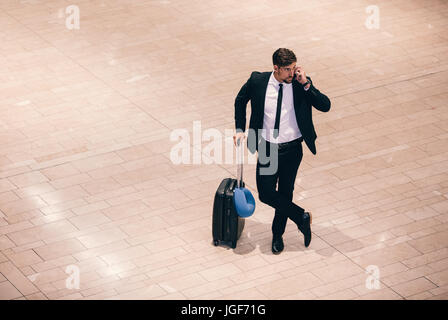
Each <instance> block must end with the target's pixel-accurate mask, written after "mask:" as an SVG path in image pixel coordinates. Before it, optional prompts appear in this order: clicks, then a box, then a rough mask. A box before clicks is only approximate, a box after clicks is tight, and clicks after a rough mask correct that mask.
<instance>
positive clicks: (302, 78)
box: [294, 66, 307, 84]
mask: <svg viewBox="0 0 448 320" xmlns="http://www.w3.org/2000/svg"><path fill="white" fill-rule="evenodd" d="M294 72H295V73H296V79H297V81H299V82H300V84H304V83H305V82H306V81H307V78H306V74H305V71H304V70H303V68H302V66H298V67H296V69H295V71H294Z"/></svg>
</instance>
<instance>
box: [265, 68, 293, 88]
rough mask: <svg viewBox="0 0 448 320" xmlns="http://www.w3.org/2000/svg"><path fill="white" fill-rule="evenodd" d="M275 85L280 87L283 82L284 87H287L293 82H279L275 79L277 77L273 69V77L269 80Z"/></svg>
mask: <svg viewBox="0 0 448 320" xmlns="http://www.w3.org/2000/svg"><path fill="white" fill-rule="evenodd" d="M269 81H270V82H271V83H272V84H273V85H275V86H276V87H278V86H279V84H280V83H281V84H283V87H286V86H290V85H291V84H292V83H286V82H279V81H278V80H277V79H275V77H274V71H272V73H271V78H270V80H269Z"/></svg>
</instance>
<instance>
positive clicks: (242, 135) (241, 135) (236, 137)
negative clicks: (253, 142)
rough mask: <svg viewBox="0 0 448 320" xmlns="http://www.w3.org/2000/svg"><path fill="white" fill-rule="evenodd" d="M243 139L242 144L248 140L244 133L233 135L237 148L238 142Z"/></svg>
mask: <svg viewBox="0 0 448 320" xmlns="http://www.w3.org/2000/svg"><path fill="white" fill-rule="evenodd" d="M239 139H241V141H240V143H242V142H243V141H244V139H246V135H245V134H244V132H237V133H235V134H234V135H233V144H234V145H235V147H236V146H237V144H236V143H237V141H238V140H239Z"/></svg>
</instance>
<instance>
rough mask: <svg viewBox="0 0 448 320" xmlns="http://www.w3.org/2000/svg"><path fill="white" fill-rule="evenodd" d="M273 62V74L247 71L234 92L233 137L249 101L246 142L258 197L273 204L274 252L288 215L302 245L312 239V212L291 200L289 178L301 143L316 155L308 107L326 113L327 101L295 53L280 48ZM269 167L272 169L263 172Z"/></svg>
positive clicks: (240, 128)
mask: <svg viewBox="0 0 448 320" xmlns="http://www.w3.org/2000/svg"><path fill="white" fill-rule="evenodd" d="M272 60H273V65H274V71H273V72H272V71H271V72H252V74H251V75H250V78H249V79H248V80H247V82H246V83H245V84H244V85H243V87H242V88H241V90H240V91H239V92H238V95H237V97H236V99H235V127H236V134H235V135H234V137H233V138H234V142H235V144H236V143H237V140H239V139H240V138H242V139H244V138H245V133H244V132H245V129H246V106H247V103H248V102H249V100H250V101H251V109H252V113H251V116H250V122H249V133H248V137H247V140H248V141H247V144H248V149H249V150H250V151H251V153H255V151H258V157H257V169H256V171H257V174H256V180H257V189H258V195H259V199H260V201H261V202H263V203H266V204H268V205H270V206H272V207H273V208H275V216H274V220H273V222H272V233H273V239H272V252H273V253H274V254H279V253H280V252H282V250H283V248H284V244H283V238H282V235H283V233H284V232H285V227H286V222H287V220H288V218H290V219H291V220H292V221H294V223H295V224H296V225H297V227H298V229H299V230H300V231H301V232H302V233H303V235H304V242H305V246H306V247H308V246H309V244H310V242H311V222H312V216H311V214H310V213H309V212H306V211H305V210H304V209H303V208H301V207H300V206H298V205H296V204H295V203H294V202H292V198H293V190H294V182H295V179H296V176H297V170H298V168H299V165H300V162H301V160H302V157H303V150H302V141H305V143H306V145H307V146H308V148H309V149H310V151H311V152H312V153H313V154H316V145H315V140H316V138H317V135H316V132H315V130H314V125H313V120H312V109H311V107H312V106H313V107H315V108H316V109H317V110H319V111H322V112H327V111H329V110H330V105H331V103H330V100H329V99H328V97H327V96H326V95H324V94H322V93H321V92H320V91H319V90H318V89H317V88H316V87H314V85H313V82H312V81H311V78H310V77H307V76H306V74H305V71H304V70H303V68H302V67H300V66H297V65H296V63H297V59H296V56H295V54H294V52H292V51H291V50H288V49H286V48H280V49H278V50H276V51H275V52H274V54H273V56H272ZM264 151H266V152H267V157H266V156H265V154H264ZM273 164H275V165H273ZM272 166H273V167H274V168H275V170H274V172H272V170H271V172H269V170H266V169H268V167H272ZM277 183H278V190H276V189H277V188H276V187H277Z"/></svg>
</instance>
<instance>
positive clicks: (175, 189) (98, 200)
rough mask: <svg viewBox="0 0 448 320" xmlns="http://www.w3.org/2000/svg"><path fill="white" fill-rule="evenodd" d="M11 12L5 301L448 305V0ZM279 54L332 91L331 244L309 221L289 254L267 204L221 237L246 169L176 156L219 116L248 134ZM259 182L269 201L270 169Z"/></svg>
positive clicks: (317, 213)
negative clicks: (218, 225)
mask: <svg viewBox="0 0 448 320" xmlns="http://www.w3.org/2000/svg"><path fill="white" fill-rule="evenodd" d="M72 4H74V5H76V6H77V7H78V8H79V9H80V28H79V29H73V30H70V29H68V28H67V27H66V18H67V17H68V18H70V15H71V14H72V13H73V12H72V11H66V8H67V7H68V6H69V5H72ZM371 4H374V5H377V6H378V8H379V18H380V26H379V29H369V28H367V27H366V26H365V22H366V20H368V18H369V16H370V15H371V14H372V13H371V12H368V11H366V9H367V7H368V6H369V5H371ZM0 9H1V10H0V39H1V45H0V299H106V298H112V299H229V298H230V299H447V298H448V112H447V111H448V105H447V101H448V3H447V2H446V1H443V0H438V1H437V0H431V1H430V0H418V1H417V0H414V1H412V0H401V1H390V0H378V1H376V2H375V3H371V2H370V1H362V0H351V1H341V0H319V1H317V0H309V1H294V0H289V1H282V2H281V3H280V2H279V1H273V0H265V1H260V0H250V1H243V2H241V1H236V0H233V1H220V0H212V1H207V2H206V3H205V2H204V1H174V0H173V1H157V0H138V1H137V0H111V1H106V0H103V1H99V0H98V1H90V0H82V1H81V0H74V1H70V2H67V1H63V0H59V1H56V0H54V1H44V0H40V1H39V0H21V1H18V0H2V1H1V2H0ZM68 21H69V22H70V21H71V20H70V19H68ZM279 47H287V48H290V49H293V50H294V51H295V52H296V54H297V56H298V59H299V64H302V65H303V67H304V69H305V70H306V71H307V73H308V75H310V76H311V77H312V78H313V82H314V84H315V85H316V87H318V88H319V89H320V90H321V91H322V92H324V93H325V94H327V95H328V96H329V97H330V99H331V101H332V110H331V112H329V113H325V114H323V113H319V112H317V111H316V112H314V122H315V125H316V130H317V133H318V136H319V138H318V145H317V148H318V154H317V155H316V156H313V155H312V154H311V153H310V152H309V151H308V150H307V149H305V150H306V151H305V155H304V160H303V162H302V164H301V167H300V169H299V174H298V178H297V180H296V188H295V194H294V199H295V201H297V203H299V204H300V205H301V206H303V207H305V208H307V209H308V210H309V211H311V212H313V217H314V219H313V241H312V243H311V245H310V247H309V248H305V247H304V246H303V237H302V236H299V235H298V233H297V231H296V229H295V228H294V225H293V224H292V223H291V222H290V223H289V224H288V227H287V231H286V234H285V244H286V248H285V251H284V252H283V253H282V254H281V255H279V256H274V255H272V253H271V251H270V245H271V233H270V227H271V221H272V217H273V209H272V208H270V207H268V206H266V205H264V204H262V203H261V202H260V201H257V210H256V212H255V214H254V216H252V217H251V218H250V219H248V220H247V222H246V227H245V230H244V233H243V235H242V238H241V241H240V242H239V244H238V247H237V249H235V250H232V249H229V248H226V247H214V246H213V245H212V239H211V210H212V203H213V196H214V192H215V190H216V188H217V186H218V184H219V182H220V181H221V179H223V178H224V177H228V176H230V175H235V173H236V165H235V164H232V163H210V164H207V163H205V162H206V160H210V157H207V156H206V155H205V154H206V149H205V146H206V145H207V144H208V143H209V142H208V141H205V140H203V141H200V140H199V142H197V141H195V140H194V138H193V137H194V135H191V136H192V139H191V141H190V144H194V146H195V148H194V149H193V150H195V151H196V152H200V151H201V150H202V152H203V154H204V158H203V160H202V161H201V163H199V164H194V163H192V164H181V165H176V164H174V163H172V161H171V160H170V151H171V148H172V147H173V146H174V145H175V144H176V142H174V141H171V140H170V134H171V133H172V132H173V130H175V129H182V128H184V129H186V130H187V131H188V132H190V133H192V131H193V124H194V121H200V122H197V123H199V124H200V126H201V129H202V132H204V130H205V129H210V128H216V129H218V133H221V134H224V133H226V132H227V133H226V137H225V140H222V142H225V143H231V134H230V133H229V132H228V130H232V129H233V128H234V124H233V102H234V98H235V95H236V93H237V92H238V90H239V88H240V87H241V85H242V84H243V83H244V81H245V80H246V79H247V78H248V76H249V75H250V72H251V71H253V70H258V71H269V70H271V69H272V65H271V56H272V53H273V51H274V50H275V49H277V48H279ZM248 110H250V108H248ZM197 123H196V124H197ZM226 130H227V131H226ZM223 139H224V138H223ZM201 147H202V149H201ZM223 148H224V145H223ZM230 150H232V149H230ZM192 153H193V152H192ZM190 159H192V155H191V154H190ZM204 159H205V160H204ZM245 180H246V184H247V186H248V187H249V188H250V189H251V190H252V191H253V193H254V194H255V195H256V189H255V166H254V165H253V163H252V164H248V165H246V167H245ZM372 265H373V266H374V267H376V268H377V269H376V270H378V271H379V283H377V284H379V288H378V287H375V286H373V287H372V286H369V285H368V284H369V283H374V281H373V282H372V281H371V277H372V274H370V273H368V272H367V271H366V268H367V267H368V266H372ZM368 270H370V269H368ZM77 271H79V278H77V277H76V276H77V275H78V272H77ZM77 279H79V288H78V286H77V281H76V280H77ZM369 288H370V289H369Z"/></svg>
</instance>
